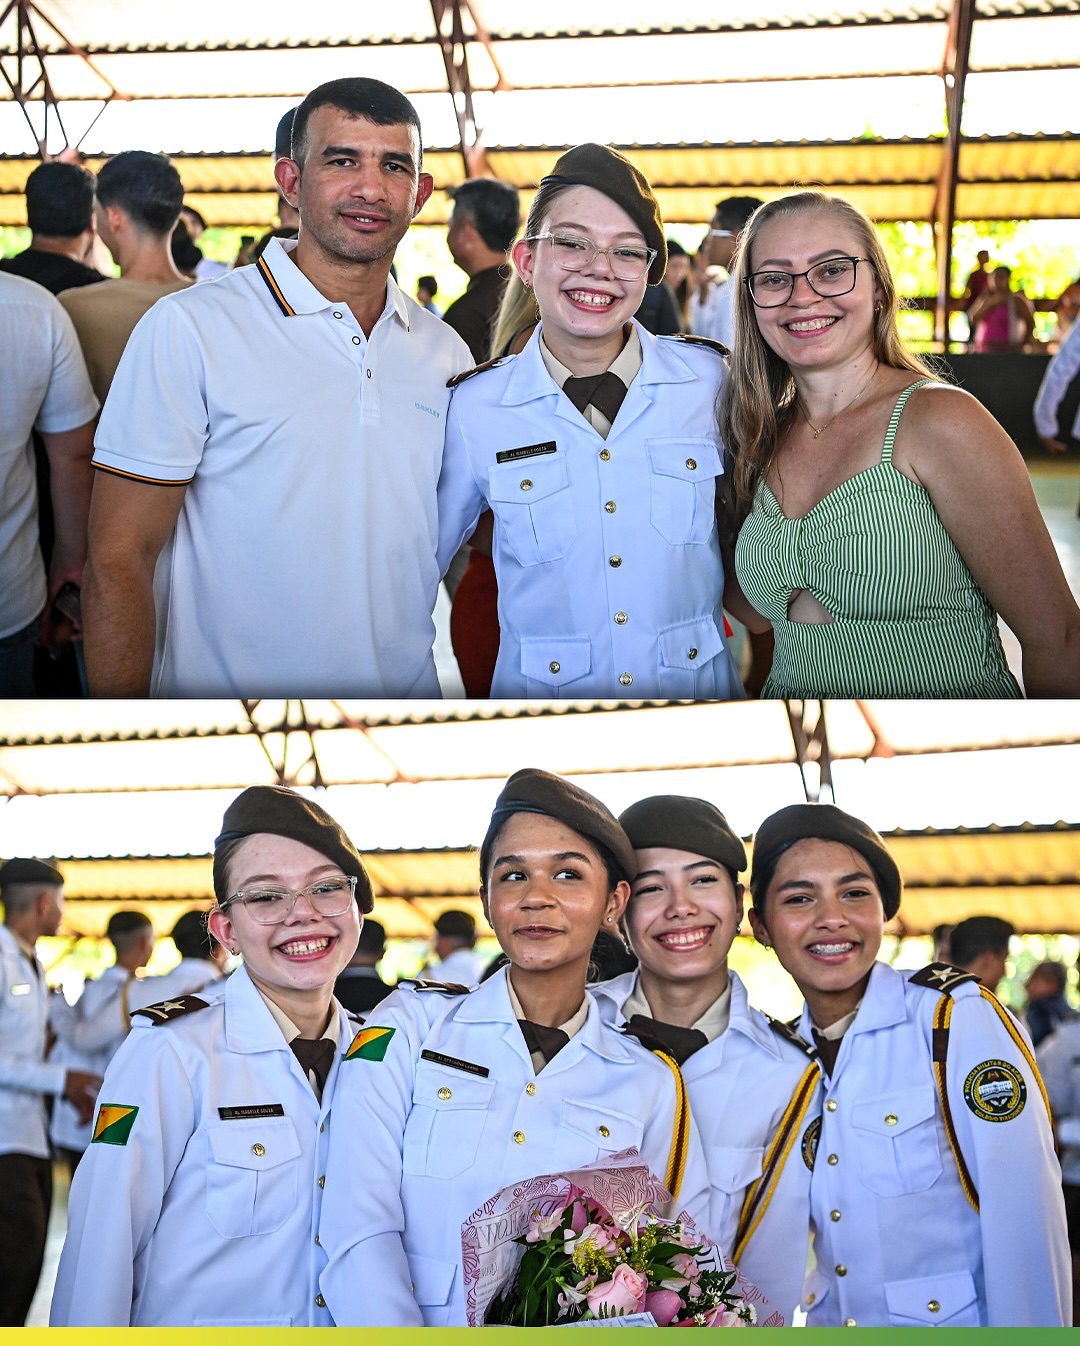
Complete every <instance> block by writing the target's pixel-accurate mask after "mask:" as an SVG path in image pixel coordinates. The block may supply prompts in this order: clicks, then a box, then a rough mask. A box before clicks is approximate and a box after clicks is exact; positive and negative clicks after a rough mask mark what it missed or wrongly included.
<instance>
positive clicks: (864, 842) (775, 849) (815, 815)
mask: <svg viewBox="0 0 1080 1346" xmlns="http://www.w3.org/2000/svg"><path fill="white" fill-rule="evenodd" d="M810 838H815V839H818V840H821V841H838V842H839V843H840V844H841V845H842V846H850V847H851V849H852V850H854V851H858V852H859V854H860V855H861V856H862V857H863V859H864V860H865V861H866V862H867V864H868V865H869V866H870V868H871V869H872V870H873V871H874V877H875V878H876V879H877V885H878V888H879V889H880V891H881V900H882V904H883V905H884V907H885V919H886V920H892V918H893V917H894V916H895V915H896V913H897V912H898V911H899V910H900V893H901V890H902V888H903V880H902V879H901V877H900V870H899V869H898V868H897V865H896V861H895V860H894V859H893V858H892V856H891V855H890V854H889V850H888V847H887V846H886V845H885V843H884V841H882V839H881V838H880V837H879V836H878V834H877V833H876V832H875V831H874V829H873V828H872V827H871V826H869V824H868V823H864V822H863V821H862V820H861V819H860V818H854V817H852V815H851V814H850V813H845V812H844V810H843V809H839V808H837V807H836V805H835V804H790V805H789V806H788V807H787V808H785V809H781V810H780V811H779V812H778V813H773V814H771V815H770V816H769V817H768V818H766V819H765V821H764V822H763V823H762V824H761V826H760V827H759V828H758V830H757V832H756V833H755V834H754V866H753V870H752V871H751V874H750V891H751V894H752V895H753V899H754V906H755V907H757V908H758V910H761V909H762V908H763V907H764V903H765V892H766V890H767V889H768V886H769V884H770V882H771V881H772V876H773V874H774V873H775V871H776V865H777V862H778V861H779V859H780V857H781V856H782V855H783V853H784V852H785V851H786V850H787V849H788V848H789V847H790V846H793V845H794V844H795V842H797V841H806V840H808V839H810Z"/></svg>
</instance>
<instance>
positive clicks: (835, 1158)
mask: <svg viewBox="0 0 1080 1346" xmlns="http://www.w3.org/2000/svg"><path fill="white" fill-rule="evenodd" d="M839 1162H840V1156H839V1155H838V1154H830V1155H829V1163H830V1164H833V1165H836V1164H838V1163H839Z"/></svg>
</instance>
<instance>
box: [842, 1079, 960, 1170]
mask: <svg viewBox="0 0 1080 1346" xmlns="http://www.w3.org/2000/svg"><path fill="white" fill-rule="evenodd" d="M936 1111H937V1106H936V1095H935V1093H934V1087H933V1085H932V1084H927V1085H925V1086H920V1087H919V1088H916V1089H904V1090H898V1091H897V1092H895V1093H889V1094H879V1095H878V1096H877V1097H876V1098H868V1099H864V1100H863V1101H862V1102H860V1103H856V1104H854V1106H853V1107H852V1112H851V1125H852V1134H853V1136H854V1140H855V1149H856V1153H857V1155H858V1160H859V1172H860V1174H861V1175H862V1179H863V1181H864V1182H865V1183H866V1185H867V1187H869V1189H870V1190H871V1191H872V1192H876V1193H877V1194H878V1195H879V1196H903V1195H904V1194H905V1193H907V1192H925V1191H926V1189H927V1188H928V1187H932V1186H933V1185H934V1183H935V1182H936V1181H937V1179H938V1178H939V1177H940V1176H941V1151H940V1149H939V1148H938V1137H937V1125H936V1121H935V1116H936Z"/></svg>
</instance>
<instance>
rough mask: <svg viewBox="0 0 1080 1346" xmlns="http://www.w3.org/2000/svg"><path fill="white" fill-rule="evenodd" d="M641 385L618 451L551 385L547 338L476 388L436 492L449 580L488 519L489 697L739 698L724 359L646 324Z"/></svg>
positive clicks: (463, 389) (455, 416)
mask: <svg viewBox="0 0 1080 1346" xmlns="http://www.w3.org/2000/svg"><path fill="white" fill-rule="evenodd" d="M636 326H637V331H638V335H639V336H640V338H641V369H640V370H639V372H638V374H637V377H636V378H635V379H634V380H633V382H632V383H631V384H630V387H629V389H628V390H627V394H626V399H625V401H624V402H623V404H622V407H621V408H620V410H619V414H618V415H617V416H616V418H615V421H614V422H613V424H612V426H611V429H610V431H609V432H608V436H607V439H606V440H605V439H603V438H602V437H601V436H600V434H599V433H598V432H597V431H596V430H595V429H593V427H592V426H591V425H590V424H589V423H588V422H587V421H586V420H585V418H584V417H583V416H582V415H581V413H580V412H579V411H578V410H577V409H576V408H575V407H574V405H573V403H572V402H571V401H570V400H569V398H568V397H567V396H566V395H565V393H563V392H562V390H561V389H560V388H559V387H558V385H557V384H556V383H555V382H554V380H553V379H552V377H551V375H550V374H549V373H548V371H547V369H546V368H545V365H544V361H543V357H542V355H541V352H540V344H539V343H540V335H539V333H540V332H541V331H542V330H543V327H542V325H541V327H540V328H539V329H538V330H537V332H534V334H533V336H532V337H531V339H530V341H529V344H528V346H526V348H525V350H524V351H522V353H521V354H520V355H518V356H509V357H507V358H506V359H504V360H502V361H500V362H499V363H498V364H497V365H495V366H493V367H491V368H488V369H485V370H483V371H482V372H481V373H479V374H477V375H475V376H473V377H471V378H469V379H467V380H465V381H464V382H463V383H461V384H459V385H458V387H456V388H455V389H454V395H453V398H452V399H451V402H450V410H449V412H448V413H447V424H446V449H445V453H444V456H443V468H442V476H441V478H440V481H439V565H440V568H441V570H442V571H443V572H444V573H445V571H446V568H447V566H448V565H449V564H450V561H451V560H452V558H453V557H454V555H455V554H456V552H457V550H458V548H459V547H460V546H461V544H462V543H463V542H464V541H465V539H466V538H468V537H469V536H471V534H472V532H473V530H474V528H475V527H476V521H477V519H478V518H479V517H480V514H481V511H482V510H484V509H488V508H490V509H491V510H492V511H493V512H494V515H495V532H494V542H493V557H494V561H495V570H496V573H497V576H498V582H499V631H500V643H499V658H498V663H497V664H496V666H495V676H494V680H493V682H492V686H491V694H492V696H501V697H545V698H553V697H581V696H605V697H612V696H615V697H618V696H627V695H630V696H636V697H664V698H683V697H685V698H694V697H697V698H718V699H728V698H732V697H741V696H742V695H743V690H742V684H741V683H740V681H739V677H738V674H737V672H736V670H735V666H734V663H733V662H732V659H731V656H730V654H729V653H728V649H727V644H726V642H725V639H724V619H723V613H722V603H723V594H724V565H723V560H722V559H721V555H720V544H719V541H718V536H717V528H716V518H715V500H716V485H717V478H718V477H720V476H721V475H722V474H723V472H724V457H725V455H724V449H723V445H722V444H721V442H720V439H719V436H718V433H717V429H716V398H717V394H718V392H719V389H720V384H721V382H722V379H723V374H724V368H725V366H724V363H723V361H722V360H721V358H720V357H719V355H718V354H717V352H716V351H714V350H711V349H709V348H708V347H705V346H700V345H694V344H693V343H691V342H686V341H681V340H679V339H678V338H675V337H654V336H653V335H652V334H651V333H650V332H647V331H646V330H645V329H644V328H643V327H641V326H640V324H636Z"/></svg>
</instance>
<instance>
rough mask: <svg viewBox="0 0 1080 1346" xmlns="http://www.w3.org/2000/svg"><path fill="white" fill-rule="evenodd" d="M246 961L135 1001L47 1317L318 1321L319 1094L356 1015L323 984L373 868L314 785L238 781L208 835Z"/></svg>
mask: <svg viewBox="0 0 1080 1346" xmlns="http://www.w3.org/2000/svg"><path fill="white" fill-rule="evenodd" d="M214 891H215V893H216V895H217V903H216V905H215V906H214V908H213V909H212V910H211V912H210V915H209V922H208V923H209V927H210V931H211V933H212V934H213V935H214V937H215V939H217V940H219V941H220V942H221V943H222V944H223V945H224V946H225V947H226V948H227V949H229V951H230V952H232V953H234V954H240V955H241V956H242V958H243V965H242V966H241V967H239V968H238V969H237V970H236V971H235V972H233V973H232V975H231V976H229V977H228V978H226V979H225V981H224V982H222V983H220V985H218V986H215V987H211V988H209V989H207V990H205V991H203V992H201V993H200V995H198V996H193V995H189V996H183V997H181V998H179V999H176V1000H166V1001H163V1002H161V1003H160V1004H157V1005H151V1006H149V1007H148V1008H146V1009H143V1010H138V1011H136V1013H135V1014H134V1015H133V1016H132V1032H131V1034H130V1036H129V1037H128V1038H127V1039H126V1041H125V1042H124V1044H123V1046H122V1047H121V1048H120V1051H119V1052H118V1053H117V1055H116V1056H115V1057H114V1058H113V1061H112V1062H111V1064H110V1065H109V1068H108V1070H107V1072H106V1075H105V1080H104V1083H103V1084H102V1087H101V1093H100V1096H99V1105H98V1111H97V1116H96V1117H95V1119H94V1128H93V1140H92V1142H91V1144H90V1145H89V1147H88V1148H87V1152H86V1155H85V1157H84V1159H83V1161H82V1163H81V1164H80V1165H79V1171H78V1174H77V1180H76V1181H74V1182H73V1183H72V1187H71V1196H70V1199H69V1203H68V1237H67V1241H66V1243H65V1245H64V1250H63V1253H62V1255H61V1258H60V1267H59V1272H58V1275H57V1281H56V1292H55V1294H54V1297H53V1304H52V1323H53V1325H54V1326H121V1327H125V1326H128V1325H131V1326H135V1327H179V1326H194V1327H200V1326H201V1327H241V1326H243V1327H289V1326H303V1327H320V1326H327V1327H330V1326H333V1319H332V1318H331V1316H330V1313H329V1311H328V1309H327V1308H326V1305H325V1303H324V1301H323V1297H322V1295H321V1294H320V1293H319V1284H318V1278H319V1275H320V1273H321V1271H322V1269H323V1268H324V1266H325V1265H326V1257H325V1255H324V1254H323V1252H322V1249H321V1247H320V1246H319V1241H318V1238H317V1237H316V1235H317V1231H318V1219H319V1214H320V1209H321V1202H322V1193H323V1185H324V1175H325V1173H326V1152H327V1147H328V1144H329V1120H330V1110H331V1102H332V1099H333V1095H334V1091H335V1088H336V1085H337V1075H338V1071H339V1062H340V1058H341V1055H342V1053H343V1052H344V1051H345V1050H346V1049H347V1048H348V1046H349V1044H350V1042H351V1041H352V1038H353V1036H354V1033H355V1029H356V1025H355V1023H353V1022H352V1020H351V1019H350V1017H349V1016H348V1015H347V1014H346V1013H345V1011H344V1010H343V1009H341V1008H340V1006H339V1005H338V1004H337V1001H336V1000H334V998H333V989H334V979H335V977H336V976H337V974H338V973H339V972H340V971H341V970H342V968H343V967H344V966H345V965H346V963H348V961H349V959H350V958H351V957H352V954H353V951H354V950H355V948H356V942H357V940H358V938H359V936H360V923H361V915H360V913H361V911H364V912H367V911H370V910H371V908H372V895H371V885H370V883H369V881H368V878H367V874H366V873H365V871H364V865H363V861H362V860H361V858H360V856H359V854H358V853H357V851H356V848H355V847H354V846H353V844H352V842H351V841H350V840H349V839H348V837H347V836H346V835H345V833H344V832H343V831H342V829H341V828H340V827H339V826H338V824H337V823H336V822H335V821H334V820H333V819H332V818H331V817H330V816H329V815H328V814H326V813H324V812H323V810H322V809H321V808H319V806H318V805H317V804H313V803H311V802H309V801H308V800H306V799H304V798H302V797H301V796H300V795H297V794H294V793H293V792H292V791H291V790H286V789H282V788H279V787H277V786H254V787H252V788H251V789H249V790H245V791H244V793H243V794H241V795H240V796H239V797H238V798H237V799H236V800H234V801H233V803H232V804H231V805H230V806H229V808H228V809H227V810H226V813H225V818H224V821H223V825H222V833H221V836H219V837H218V839H217V842H216V844H215V851H214Z"/></svg>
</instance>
